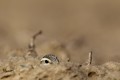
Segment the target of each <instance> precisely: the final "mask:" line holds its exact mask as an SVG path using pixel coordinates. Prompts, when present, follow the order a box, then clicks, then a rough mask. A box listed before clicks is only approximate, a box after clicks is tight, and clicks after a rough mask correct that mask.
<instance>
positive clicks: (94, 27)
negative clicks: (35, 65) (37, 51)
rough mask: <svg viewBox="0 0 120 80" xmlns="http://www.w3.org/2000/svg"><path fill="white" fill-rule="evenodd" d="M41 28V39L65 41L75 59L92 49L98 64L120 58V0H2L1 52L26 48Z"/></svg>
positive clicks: (0, 4) (81, 58) (0, 17)
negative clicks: (32, 36)
mask: <svg viewBox="0 0 120 80" xmlns="http://www.w3.org/2000/svg"><path fill="white" fill-rule="evenodd" d="M38 30H43V32H44V34H43V35H44V36H41V39H38V41H37V42H39V43H42V42H43V41H44V40H46V41H47V40H49V39H53V40H58V41H61V42H62V43H64V44H66V45H67V48H68V50H69V51H70V53H71V56H72V60H73V61H85V60H86V58H87V55H88V52H89V51H91V50H92V51H93V53H94V60H95V62H97V63H98V64H99V63H103V62H107V61H111V60H113V61H119V62H120V1H119V0H111V1H110V0H83V1H82V0H0V50H1V51H0V52H1V54H3V53H5V52H7V51H9V49H11V48H12V49H17V48H25V47H26V45H27V44H28V42H29V39H30V37H31V35H33V34H34V33H35V32H37V31H38ZM3 56H6V55H5V54H3ZM3 56H2V55H1V58H3Z"/></svg>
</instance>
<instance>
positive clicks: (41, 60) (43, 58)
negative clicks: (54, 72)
mask: <svg viewBox="0 0 120 80" xmlns="http://www.w3.org/2000/svg"><path fill="white" fill-rule="evenodd" d="M44 60H48V61H49V62H51V60H50V59H48V58H42V59H41V60H40V61H44Z"/></svg>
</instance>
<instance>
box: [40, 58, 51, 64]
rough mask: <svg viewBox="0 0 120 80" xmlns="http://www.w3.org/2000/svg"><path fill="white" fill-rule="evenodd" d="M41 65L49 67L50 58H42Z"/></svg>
mask: <svg viewBox="0 0 120 80" xmlns="http://www.w3.org/2000/svg"><path fill="white" fill-rule="evenodd" d="M40 63H42V64H44V65H48V64H51V63H52V62H51V60H50V59H48V58H42V59H41V61H40Z"/></svg>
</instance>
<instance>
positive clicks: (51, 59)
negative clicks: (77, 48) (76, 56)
mask: <svg viewBox="0 0 120 80" xmlns="http://www.w3.org/2000/svg"><path fill="white" fill-rule="evenodd" d="M40 63H41V64H43V65H50V64H58V63H59V59H58V58H57V56H56V55H53V54H47V55H45V56H43V57H42V59H41V60H40Z"/></svg>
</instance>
